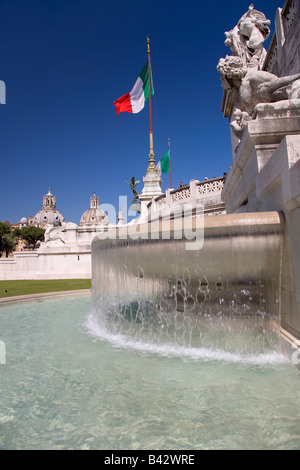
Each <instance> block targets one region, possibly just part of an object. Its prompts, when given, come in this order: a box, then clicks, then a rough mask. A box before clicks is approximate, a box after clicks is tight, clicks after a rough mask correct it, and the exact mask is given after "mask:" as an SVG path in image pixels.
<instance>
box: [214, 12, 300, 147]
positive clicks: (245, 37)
mask: <svg viewBox="0 0 300 470" xmlns="http://www.w3.org/2000/svg"><path fill="white" fill-rule="evenodd" d="M268 24H270V21H269V20H267V19H266V17H265V15H264V14H263V13H261V12H258V11H257V10H254V7H253V5H251V6H250V7H249V11H248V12H247V13H246V14H245V15H243V16H242V18H241V19H240V20H239V22H238V24H237V26H236V27H235V28H234V29H233V30H232V31H230V32H227V33H225V35H226V38H227V39H226V41H225V44H226V45H229V46H230V49H231V51H232V52H233V56H227V57H226V59H220V61H219V64H218V66H217V70H218V71H219V72H220V75H221V80H222V86H223V88H224V89H225V90H227V92H228V93H230V95H231V98H232V101H233V105H234V107H235V108H236V110H235V112H234V115H235V117H236V120H235V121H233V122H232V123H231V127H232V130H233V132H234V134H235V135H236V136H237V137H238V138H239V139H241V136H242V134H243V131H244V128H245V126H246V124H247V122H249V121H250V120H251V119H252V118H253V115H254V110H255V107H256V105H257V104H259V103H272V102H276V101H281V100H287V99H293V98H297V97H298V96H299V92H300V73H299V74H296V75H291V76H287V77H280V78H279V77H277V76H276V75H274V74H272V73H269V72H265V71H263V70H261V67H262V64H263V62H264V59H265V56H266V51H265V49H264V48H263V42H264V41H265V39H267V37H268V36H269V34H270V29H269V27H268Z"/></svg>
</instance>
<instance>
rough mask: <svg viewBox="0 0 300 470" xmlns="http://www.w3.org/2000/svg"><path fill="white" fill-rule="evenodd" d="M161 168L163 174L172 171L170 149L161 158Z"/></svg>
mask: <svg viewBox="0 0 300 470" xmlns="http://www.w3.org/2000/svg"><path fill="white" fill-rule="evenodd" d="M160 169H161V173H162V175H164V174H165V173H169V171H170V158H169V151H168V152H167V153H166V154H165V155H164V156H163V157H162V159H161V160H160Z"/></svg>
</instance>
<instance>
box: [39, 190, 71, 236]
mask: <svg viewBox="0 0 300 470" xmlns="http://www.w3.org/2000/svg"><path fill="white" fill-rule="evenodd" d="M64 221H65V219H64V217H63V216H62V215H61V213H60V212H58V210H57V209H56V200H55V196H53V194H51V191H50V188H49V191H48V193H47V194H46V196H44V197H43V206H42V209H41V210H40V211H39V212H38V213H37V214H36V215H35V216H34V218H33V225H37V226H39V227H43V226H44V225H47V224H50V225H54V226H59V225H62V224H63V222H64Z"/></svg>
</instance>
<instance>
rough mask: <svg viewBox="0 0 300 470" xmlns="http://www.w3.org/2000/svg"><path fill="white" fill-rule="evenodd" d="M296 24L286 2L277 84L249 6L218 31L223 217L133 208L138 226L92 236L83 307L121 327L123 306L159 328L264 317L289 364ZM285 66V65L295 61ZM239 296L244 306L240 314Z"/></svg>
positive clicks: (294, 337) (297, 131)
mask: <svg viewBox="0 0 300 470" xmlns="http://www.w3.org/2000/svg"><path fill="white" fill-rule="evenodd" d="M299 16H300V8H299V5H298V3H295V2H292V4H291V2H286V4H285V6H284V8H283V9H282V10H281V9H279V10H278V11H277V14H276V27H277V30H278V28H279V26H281V30H280V31H281V42H278V41H277V44H276V48H277V50H278V55H277V62H278V63H279V64H282V61H283V57H285V61H284V64H285V67H281V69H280V73H281V75H280V78H278V76H277V75H275V73H271V71H270V68H271V65H272V66H273V68H274V61H275V60H276V57H274V50H275V46H274V41H275V40H276V39H275V40H273V42H272V49H271V52H270V53H269V54H267V52H266V51H265V49H264V47H263V43H264V41H265V40H266V39H267V37H268V36H269V34H270V29H269V26H268V25H269V24H270V21H269V20H267V19H266V17H265V15H264V14H263V13H261V12H259V11H257V10H255V9H254V7H253V5H251V6H250V7H249V10H248V12H246V13H245V14H244V15H243V16H242V17H241V19H240V20H239V22H238V24H237V26H236V27H235V28H234V29H233V30H232V31H229V32H227V33H225V34H226V42H225V44H226V45H228V46H230V49H231V51H232V54H233V55H232V56H227V57H226V59H220V61H219V64H218V67H217V68H218V71H219V72H220V75H221V80H222V84H223V87H224V96H223V103H222V111H223V113H224V116H225V117H228V118H229V120H230V128H231V138H232V148H233V163H232V166H231V168H230V170H229V173H228V176H227V178H226V182H225V186H224V189H223V192H222V198H223V200H224V202H225V204H226V210H227V215H220V216H211V217H204V218H203V215H201V214H200V215H197V214H196V215H195V208H197V205H199V203H200V202H199V201H198V200H197V199H195V200H194V201H193V203H194V207H192V208H191V210H190V212H189V213H188V215H185V214H183V215H182V214H181V215H180V210H179V211H178V212H179V216H178V215H176V213H172V214H171V213H170V214H169V217H167V216H166V215H165V214H163V213H162V214H160V215H159V214H158V215H155V216H153V214H151V213H150V212H149V213H148V212H146V211H145V206H144V211H142V215H141V219H140V221H137V224H138V225H137V226H131V227H130V226H127V227H124V228H121V229H119V230H117V231H116V232H115V233H114V234H113V235H111V236H110V235H109V234H99V236H97V237H96V238H95V239H94V241H93V244H92V279H93V295H94V302H95V305H97V304H99V303H100V304H101V305H106V306H107V312H110V316H111V318H116V317H118V321H120V322H121V323H123V321H121V320H120V315H119V314H118V313H117V312H118V309H119V310H120V311H122V312H123V313H124V309H125V312H127V313H128V311H127V309H129V310H130V308H131V307H130V305H132V304H135V305H136V310H137V312H138V314H139V316H140V317H142V316H143V314H142V313H141V312H144V315H145V317H147V318H148V317H149V315H150V313H149V305H150V304H151V306H152V307H153V309H154V310H152V311H154V312H155V313H153V315H154V317H155V318H156V317H157V315H158V314H157V312H159V317H160V320H159V321H160V322H161V324H163V325H164V324H165V323H164V322H165V317H166V316H167V318H168V321H169V322H170V323H172V316H173V317H174V318H176V319H178V315H177V313H176V312H181V318H186V317H188V318H189V321H190V319H191V318H195V317H196V318H198V317H199V316H203V315H207V314H209V315H213V314H214V315H226V314H227V315H230V314H233V313H234V314H235V315H237V316H241V315H242V314H243V313H245V312H244V310H246V311H247V314H248V315H254V316H257V315H258V313H260V314H262V315H264V316H268V317H271V318H272V322H271V323H272V325H273V326H274V325H275V324H277V326H278V329H280V330H281V333H282V336H283V337H284V338H285V339H287V340H288V343H289V354H290V355H291V353H292V352H293V350H292V348H291V345H292V346H293V347H294V346H295V345H297V344H298V343H297V341H298V339H299V338H300V316H299V315H298V312H299V307H300V300H299V299H300V260H299V254H298V251H299V250H297V243H298V240H299V228H300V224H299V220H300V212H299V211H300V204H299V203H300V184H299V181H300V166H299V158H300V155H299V150H298V149H299V148H300V140H299V139H300V100H299V99H298V96H300V91H299V90H300V80H299V79H300V74H296V73H295V71H294V73H292V72H293V70H292V66H289V65H288V64H289V62H288V61H287V57H288V54H290V55H291V47H290V43H291V35H293V38H295V35H296V37H297V38H298V39H299V41H300V36H299V34H298V33H295V24H296V23H297V19H299ZM287 18H289V19H290V20H289V21H290V23H289V31H287V29H286V28H285V23H284V22H285V21H287ZM291 18H292V19H293V21H291ZM292 23H293V24H292ZM284 31H286V33H285V37H284V38H283V36H282V35H283V34H284V33H283V32H284ZM276 37H277V38H278V37H279V36H278V31H277V36H276ZM283 39H284V40H283ZM293 47H294V48H295V44H293ZM295 50H296V49H295ZM293 51H294V49H293ZM272 53H273V56H272ZM290 59H291V57H290ZM293 59H295V57H293ZM290 63H293V67H294V68H295V60H293V61H292V59H291V62H290ZM298 65H299V70H300V64H299V63H298ZM278 67H279V66H278ZM278 70H279V69H278ZM299 70H298V71H299ZM272 72H274V70H272ZM153 197H156V195H153ZM193 210H194V212H193ZM200 212H201V211H200ZM200 212H199V213H200ZM201 218H202V219H204V220H203V221H202V222H200V219H201ZM188 223H189V224H190V226H189V227H188V228H187V229H186V230H185V231H184V237H182V239H181V240H177V239H176V233H177V230H178V226H179V228H180V227H181V226H183V225H184V224H188ZM197 223H198V224H200V225H201V224H202V225H201V230H202V231H201V230H200V229H199V234H200V235H199V236H200V238H201V236H203V241H204V243H203V244H200V245H201V246H200V245H199V247H196V245H195V247H194V248H193V247H190V248H189V249H186V242H187V240H190V239H191V238H192V237H193V234H194V233H195V229H196V225H197ZM155 224H156V225H155ZM137 227H138V228H137ZM181 228H182V227H181ZM200 232H201V233H200ZM166 234H167V235H166ZM150 235H151V236H150ZM166 238H167V239H166ZM243 292H248V293H249V294H248V300H249V298H251V302H249V301H248V302H247V307H245V303H244V302H243V300H242V297H243V295H242V293H243ZM237 305H238V306H239V308H237ZM233 306H234V308H233ZM124 315H125V317H126V313H125V314H124ZM134 316H136V315H134ZM164 316H165V317H164ZM101 321H104V319H103V318H102V319H101ZM177 336H178V335H177Z"/></svg>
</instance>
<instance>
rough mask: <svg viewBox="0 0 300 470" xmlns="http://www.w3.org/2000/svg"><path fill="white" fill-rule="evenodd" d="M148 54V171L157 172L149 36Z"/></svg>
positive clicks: (148, 38)
mask: <svg viewBox="0 0 300 470" xmlns="http://www.w3.org/2000/svg"><path fill="white" fill-rule="evenodd" d="M147 54H148V77H149V118H150V154H149V166H148V169H147V173H155V174H157V168H156V165H155V155H154V147H153V130H152V103H151V91H152V90H151V78H152V77H151V62H150V37H149V36H148V37H147Z"/></svg>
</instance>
